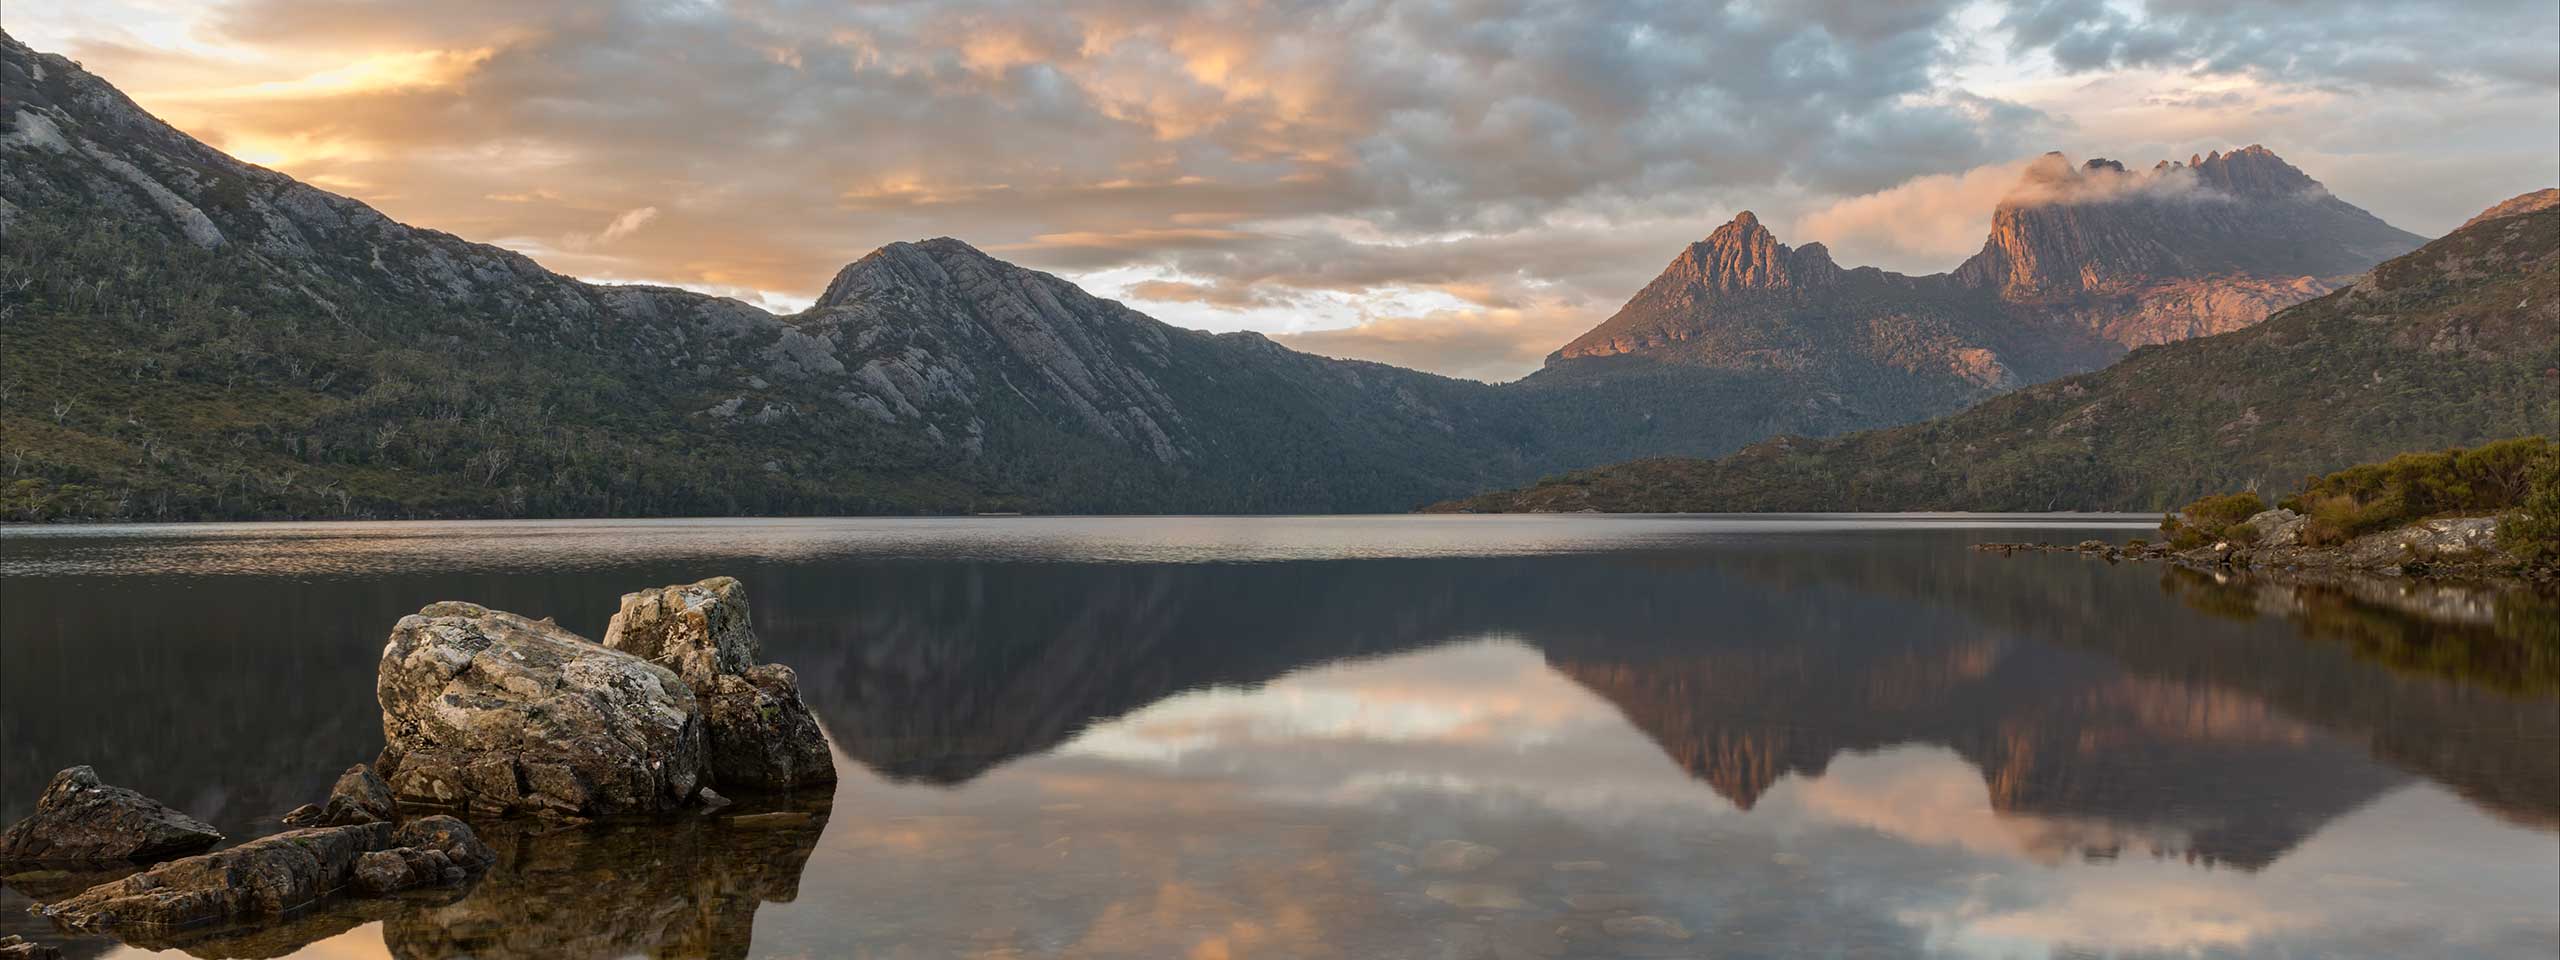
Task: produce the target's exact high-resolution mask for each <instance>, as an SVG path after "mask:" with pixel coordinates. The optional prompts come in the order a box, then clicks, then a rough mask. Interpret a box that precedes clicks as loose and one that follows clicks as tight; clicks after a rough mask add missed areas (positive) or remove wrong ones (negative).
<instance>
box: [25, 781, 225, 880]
mask: <svg viewBox="0 0 2560 960" xmlns="http://www.w3.org/2000/svg"><path fill="white" fill-rule="evenodd" d="M220 842H222V833H221V831H218V830H215V829H214V828H213V825H212V824H209V823H206V822H204V821H202V820H198V819H196V818H194V817H190V816H188V815H186V814H184V813H180V812H178V811H176V810H172V809H170V808H169V807H168V806H167V805H164V804H162V803H161V802H160V801H157V800H153V799H151V798H150V797H146V796H143V795H142V794H139V793H135V792H134V791H131V790H127V789H125V788H123V787H113V786H108V785H106V784H104V783H100V782H98V772H97V771H95V770H92V769H90V768H88V767H85V766H82V767H72V768H70V769H68V770H64V771H62V772H60V773H57V774H54V775H53V781H52V782H51V783H48V784H46V785H45V788H44V795H43V796H41V797H38V798H37V799H36V811H35V813H33V814H31V815H29V816H28V817H27V818H26V819H24V820H20V821H18V822H17V823H15V824H12V825H10V827H9V829H8V830H7V831H6V832H0V862H8V861H73V860H150V859H154V858H157V857H164V856H167V855H169V854H173V853H185V852H188V851H191V850H202V849H204V848H206V847H210V846H212V845H214V844H217V843H220Z"/></svg>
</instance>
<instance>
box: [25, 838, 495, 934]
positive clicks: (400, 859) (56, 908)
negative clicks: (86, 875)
mask: <svg viewBox="0 0 2560 960" xmlns="http://www.w3.org/2000/svg"><path fill="white" fill-rule="evenodd" d="M496 860H497V857H496V856H495V854H493V853H491V851H490V850H489V848H488V847H487V846H486V845H484V844H482V843H481V842H480V840H479V838H478V837H476V836H474V835H473V834H472V832H471V828H470V827H469V826H466V825H464V824H463V823H462V821H460V820H456V819H454V818H452V817H446V816H432V817H421V818H419V819H416V820H412V821H410V822H408V823H405V824H402V825H401V826H400V827H398V828H397V829H394V828H393V827H392V825H391V824H389V823H380V822H377V823H359V824H349V825H346V826H337V827H312V828H309V829H304V830H292V831H287V832H285V833H279V834H276V835H274V836H270V837H261V838H259V839H256V840H252V841H249V842H248V843H244V844H241V845H239V846H236V847H232V848H230V849H228V850H218V851H215V852H213V853H207V854H200V855H197V856H193V857H188V858H186V859H183V860H175V861H171V862H169V863H164V864H161V865H159V866H157V867H153V868H151V869H149V870H146V871H143V872H141V873H137V874H134V875H132V876H129V877H125V878H123V879H121V880H115V881H111V882H108V883H102V884H99V885H97V886H94V887H91V888H89V889H88V890H86V891H83V892H81V893H80V894H79V895H77V896H73V897H70V898H67V899H64V900H59V901H55V902H53V903H49V904H46V905H44V906H43V907H42V908H40V910H39V912H40V913H42V914H43V915H44V916H45V917H47V918H48V919H51V920H53V921H54V922H55V923H57V924H60V925H61V926H63V927H64V928H66V929H70V930H76V931H82V932H91V933H96V932H104V931H109V930H118V931H121V930H127V929H131V928H137V927H139V928H146V929H158V930H168V929H174V928H180V927H191V926H196V925H200V924H212V923H224V922H233V921H242V920H252V919H262V918H270V917H281V916H284V915H286V914H288V913H291V912H293V911H296V910H300V909H302V908H304V907H308V906H311V905H312V904H315V903H318V902H320V901H321V900H322V899H324V898H327V897H328V896H330V895H331V894H333V893H336V892H338V891H340V890H348V889H351V890H356V891H360V892H364V893H372V894H381V893H389V892H392V891H396V890H403V889H407V888H410V887H417V886H426V885H430V884H438V883H458V882H461V881H462V880H464V879H467V878H468V877H469V876H470V875H471V874H474V873H477V872H479V871H481V870H484V869H486V868H487V867H488V866H489V865H490V864H491V863H494V862H496Z"/></svg>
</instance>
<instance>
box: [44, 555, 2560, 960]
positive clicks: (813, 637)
mask: <svg viewBox="0 0 2560 960" xmlns="http://www.w3.org/2000/svg"><path fill="white" fill-rule="evenodd" d="M2142 526H2147V521H2145V520H2143V519H2141V518H2104V517H2086V516H2059V517H2031V518H2018V517H1997V518H1990V517H1966V516H1941V517H1897V518H1875V517H1823V516H1797V517H1755V518H1715V517H1646V518H1634V517H1383V518H1322V517H1309V518H1250V519H1240V518H1174V519H1137V518H1131V519H1047V518H1004V519H970V520H844V521H831V520H788V521H685V522H666V521H607V522H542V523H531V522H528V523H420V524H294V525H205V526H184V527H126V528H97V527H90V528H43V529H12V530H7V531H0V576H5V578H6V579H5V587H0V589H5V594H0V706H5V710H0V818H9V819H14V818H16V817H19V816H23V815H24V814H25V813H26V812H27V809H28V808H29V806H31V804H32V801H33V799H34V796H35V794H36V793H37V791H39V790H40V789H41V788H42V785H43V782H44V780H45V779H46V778H47V777H49V776H50V775H51V774H52V772H53V771H54V770H56V769H59V768H61V767H63V766H67V765H70V764H74V763H90V764H93V765H95V766H97V767H98V768H99V771H100V773H101V774H102V775H103V776H104V777H105V778H106V779H108V780H109V781H110V782H115V783H121V784H125V785H129V786H133V787H136V788H138V789H141V790H143V791H145V792H147V793H150V794H152V795H154V796H157V797H160V798H161V799H163V800H166V801H169V802H171V803H173V804H176V805H179V806H182V807H185V808H186V809H188V810H190V811H192V812H194V813H196V814H198V815H200V816H204V817H206V818H208V819H211V820H213V821H214V822H215V823H216V824H218V825H220V826H221V827H223V828H224V829H225V830H226V831H227V832H229V833H231V834H232V835H233V836H234V837H248V836H255V835H258V834H261V833H265V832H272V831H274V830H276V829H278V827H277V825H276V823H275V817H276V816H277V815H278V814H280V813H282V812H283V811H285V810H288V809H290V808H292V807H293V806H295V805H297V804H299V803H302V802H306V801H308V800H311V799H315V798H317V797H318V796H319V795H321V794H323V793H325V792H326V790H327V786H328V783H329V781H330V780H331V779H333V778H334V777H335V776H336V774H337V772H338V771H340V770H342V769H344V768H345V767H346V766H347V765H348V764H350V763H353V762H356V761H359V760H366V759H370V757H371V756H372V754H373V753H374V751H375V750H377V749H378V748H379V747H380V745H381V735H380V726H379V715H378V712H377V711H376V709H375V705H374V702H373V692H372V691H373V686H372V676H373V669H374V660H375V658H376V656H378V654H379V652H380V649H381V644H382V641H383V639H384V637H385V635H386V634H387V632H388V630H389V628H390V625H391V623H392V622H393V621H394V620H396V619H397V618H398V617H399V616H400V615H402V614H404V613H408V612H411V611H414V610H415V609H416V608H418V607H419V606H421V605H424V604H425V603H428V602H431V601H434V600H441V599H467V600H472V601H475V602H480V603H484V604H487V605H490V606H493V607H500V608H504V609H509V610H514V611H517V612H521V613H526V614H531V615H536V616H544V615H547V616H555V617H557V618H558V619H559V620H560V622H561V623H563V624H564V625H567V626H569V627H570V628H572V629H575V630H578V631H580V632H582V633H586V634H588V635H590V636H594V635H600V634H601V632H602V629H603V626H604V621H605V619H606V618H607V617H608V616H609V615H610V614H611V613H612V611H613V609H614V607H615V605H616V601H617V598H618V596H619V595H620V594H621V593H623V592H625V591H628V590H632V589H637V588H640V587H644V586H651V585H656V584H662V583H671V582H680V581H690V580H695V579H700V578H702V577H706V576H711V575H714V574H728V575H732V576H737V577H739V578H741V579H742V580H744V581H745V582H746V583H747V586H748V589H749V592H750V596H751V598H752V600H753V602H754V613H755V621H756V626H757V629H758V632H759V634H760V635H761V636H762V637H763V639H764V643H765V656H766V658H767V659H771V660H779V661H782V662H785V663H788V664H791V665H792V666H793V667H795V668H797V669H798V671H799V673H800V677H801V681H802V684H803V687H804V694H805V696H806V698H807V700H808V701H809V703H810V705H811V706H812V707H813V708H814V709H815V710H816V711H817V713H818V714H819V717H820V720H821V721H822V722H823V723H824V724H825V725H826V727H827V729H828V731H829V734H830V737H831V739H832V740H833V742H834V743H835V745H836V748H837V756H838V759H837V766H838V768H839V771H840V773H841V774H842V776H843V782H842V783H841V784H840V785H839V786H838V788H837V789H836V790H835V791H834V792H833V795H832V796H816V797H791V798H769V799H764V800H755V801H750V802H747V803H742V804H740V805H739V807H738V808H737V809H734V810H730V811H724V812H723V814H722V815H717V816H697V817H687V818H681V819H678V820H674V821H666V822H648V823H636V824H635V823H618V824H605V825H599V826H597V827H593V828H588V829H583V830H573V831H566V832H552V833H543V832H540V831H537V830H532V829H526V828H521V827H515V826H507V825H493V826H491V827H490V828H488V829H487V830H486V833H487V834H488V836H489V837H490V839H491V840H492V842H493V844H494V845H495V846H497V847H498V848H499V850H500V851H501V853H502V855H503V861H502V863H501V865H500V866H499V867H498V868H497V869H496V870H495V871H493V873H492V874H491V875H490V876H489V877H487V878H486V879H484V880H482V881H480V882H479V883H478V884H477V885H476V886H474V887H472V888H470V889H469V890H467V891H455V892H447V893H443V894H438V895H432V896H426V897H421V898H416V899H403V900H390V901H378V902H372V903H360V904H346V905H341V906H339V907H336V908H332V909H330V910H324V911H321V912H318V913H315V914H312V915H309V916H305V917H301V918H297V919H296V920H295V921H294V922H293V923H292V924H288V925H285V926H283V927H276V928H269V929H261V930H251V931H223V932H220V933H219V935H215V934H214V933H211V932H208V933H207V934H205V935H203V936H198V937H195V938H193V939H188V938H183V937H182V938H179V940H178V942H175V943H169V944H152V946H167V947H171V948H174V949H181V950H184V951H186V952H189V953H193V954H195V955H199V956H283V955H309V956H328V957H380V956H398V957H404V958H409V957H481V958H496V957H619V956H744V955H754V956H777V957H837V956H845V957H882V958H905V957H950V956H963V957H1201V958H1206V957H1227V958H1242V957H1345V958H1392V957H1416V958H1444V957H1447V958H1468V957H1502V958H1510V957H1657V956H1659V957H1673V956H1677V957H1690V956H1733V957H1799V956H1812V957H1902V956H1946V957H2011V956H2037V957H2041V956H2049V955H2070V956H2082V955H2091V956H2154V955H2168V954H2174V955H2181V956H2268V957H2306V956H2323V957H2328V956H2340V957H2406V956H2442V957H2540V958H2548V957H2551V956H2553V955H2554V954H2555V953H2556V952H2560V833H2555V827H2560V698H2555V695H2554V687H2555V685H2556V684H2555V683H2554V682H2552V680H2551V678H2552V677H2553V676H2554V675H2560V668H2555V667H2554V665H2553V664H2552V663H2550V662H2549V660H2548V659H2547V658H2546V659H2535V658H2534V657H2532V656H2529V655H2519V654H2516V653H2515V652H2514V651H2516V650H2518V649H2524V650H2528V651H2530V650H2532V649H2536V648H2534V647H2533V646H2532V644H2533V643H2534V642H2537V640H2536V638H2537V637H2540V638H2542V639H2544V640H2547V639H2548V636H2547V635H2546V634H2543V633H2541V632H2540V631H2545V630H2548V629H2550V628H2549V623H2550V622H2551V620H2550V617H2549V615H2548V610H2547V608H2542V607H2537V606H2535V605H2534V603H2535V601H2533V600H2531V599H2530V598H2527V599H2522V600H2519V599H2516V598H2513V597H2506V596H2502V595H2484V596H2479V597H2471V596H2467V595H2466V596H2462V597H2453V598H2451V599H2447V598H2445V597H2439V596H2434V595H2426V596H2418V595H2413V594H2408V593H2407V592H2406V591H2402V590H2400V588H2398V587H2395V586H2389V585H2384V586H2381V587H2370V586H2358V587H2354V588H2352V589H2351V588H2348V587H2336V586H2333V587H2329V588H2323V589H2319V590H2312V589H2304V588H2299V587H2295V586H2289V585H2276V584H2267V583H2258V582H2251V581H2232V580H2228V579H2222V580H2217V579H2215V578H2209V577H2198V576H2196V575H2192V574H2181V573H2177V572H2173V571H2166V570H2164V569H2162V568H2160V567H2157V566H2149V565H2141V564H2122V565H2110V564H2106V563H2103V562H2100V561H2096V560H2089V559H2083V558H2078V557H2069V556H2055V555H2036V556H2019V557H2014V558H2007V559H2003V558H2000V557H1998V556H1996V555H1987V554H1980V553H1975V552H1972V551H1970V550H1967V549H1965V548H1966V546H1967V545H1968V544H1970V543H1972V542H1974V541H1977V540H1984V539H2003V540H2017V539H2050V540H2076V539H2080V538H2082V537H2088V536H2097V537H2106V538H2110V539H2120V538H2122V537H2125V536H2130V535H2139V534H2138V532H2136V529H2135V528H2138V527H2142ZM2413 611H2417V612H2422V613H2424V614H2426V615H2425V616H2417V615H2416V614H2415V613H2413ZM2519 638H2521V640H2522V641H2523V644H2524V645H2523V646H2522V647H2519V646H2518V645H2517V643H2516V642H2515V641H2518V640H2519ZM82 879H85V878H42V877H38V878H22V879H19V880H14V881H13V882H12V888H13V889H12V891H11V892H9V893H5V894H0V932H18V933H24V934H26V935H29V936H31V937H34V938H37V939H40V940H44V941H46V942H61V943H63V945H64V946H65V947H66V950H67V952H68V953H69V954H70V955H74V956H99V955H116V956H122V955H143V954H145V953H147V951H145V950H144V949H142V948H141V947H135V946H125V945H119V944H115V943H113V942H111V941H103V940H76V941H64V940H63V938H62V937H61V936H60V935H59V934H57V933H55V932H54V931H52V930H51V929H50V928H49V927H46V926H44V925H42V924H41V922H40V921H36V920H34V919H33V918H29V917H25V916H24V915H23V914H22V912H21V911H22V910H23V908H24V906H25V904H26V903H27V897H28V896H30V895H32V896H38V897H42V896H49V895H54V894H52V893H51V892H50V890H51V888H50V887H48V885H47V884H48V880H49V881H50V882H51V884H52V885H53V886H57V887H58V886H61V885H66V884H71V883H77V882H80V880H82ZM21 888H23V889H21Z"/></svg>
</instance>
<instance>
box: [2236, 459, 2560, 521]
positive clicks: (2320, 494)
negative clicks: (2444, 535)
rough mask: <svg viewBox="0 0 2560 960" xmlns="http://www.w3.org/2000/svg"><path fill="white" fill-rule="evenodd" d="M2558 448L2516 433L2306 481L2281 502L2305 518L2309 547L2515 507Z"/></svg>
mask: <svg viewBox="0 0 2560 960" xmlns="http://www.w3.org/2000/svg"><path fill="white" fill-rule="evenodd" d="M2555 449H2560V448H2555V447H2553V446H2552V444H2551V442H2550V441H2548V440H2545V439H2544V438H2542V437H2518V438H2516V439H2513V440H2500V441H2498V442H2496V443H2489V444H2482V445H2480V446H2477V447H2473V448H2471V449H2468V450H2461V449H2455V450H2445V451H2442V452H2437V453H2404V454H2401V455H2399V456H2396V457H2393V458H2391V459H2389V460H2385V461H2383V462H2381V463H2368V464H2364V465H2361V466H2354V467H2348V468H2347V469H2344V470H2340V471H2338V472H2336V473H2332V474H2329V475H2328V476H2325V477H2317V478H2313V479H2311V480H2307V481H2304V483H2303V487H2302V492H2300V493H2297V494H2294V495H2293V496H2292V497H2288V498H2286V500H2285V501H2284V505H2285V506H2287V507H2290V508H2292V509H2293V510H2296V511H2298V512H2300V513H2302V514H2303V515H2305V516H2307V517H2309V518H2310V522H2309V523H2308V524H2306V525H2304V527H2303V532H2302V536H2303V542H2305V543H2309V544H2312V545H2314V546H2319V545H2325V544H2336V543H2344V542H2346V541H2348V540H2352V539H2354V538H2356V537H2359V536H2363V535H2365V534H2368V533H2373V532H2375V531H2379V530H2388V529H2391V528H2393V527H2398V526H2402V525H2405V524H2409V523H2414V522H2416V521H2419V520H2424V519H2426V518H2429V517H2438V516H2445V515H2449V514H2482V513H2494V512H2499V511H2504V510H2513V509H2516V508H2517V507H2518V506H2519V505H2521V504H2522V503H2523V502H2524V501H2525V499H2526V498H2527V496H2528V495H2529V493H2530V492H2531V491H2532V490H2533V489H2534V477H2535V471H2536V470H2537V469H2538V468H2539V467H2540V465H2541V464H2543V463H2544V462H2545V461H2547V460H2548V459H2549V458H2550V457H2551V456H2552V455H2553V452H2554V451H2555Z"/></svg>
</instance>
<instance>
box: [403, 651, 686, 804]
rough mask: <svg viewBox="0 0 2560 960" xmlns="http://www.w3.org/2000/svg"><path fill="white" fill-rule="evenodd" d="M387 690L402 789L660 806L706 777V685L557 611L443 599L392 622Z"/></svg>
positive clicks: (469, 798)
mask: <svg viewBox="0 0 2560 960" xmlns="http://www.w3.org/2000/svg"><path fill="white" fill-rule="evenodd" d="M375 695H376V696H377V697H378V699H379V700H380V701H381V705H382V733H383V739H384V741H385V746H384V748H383V753H382V758H381V761H380V762H379V763H377V764H376V767H377V769H378V770H379V772H380V773H381V774H382V777H383V779H384V780H386V781H388V782H389V784H390V786H391V792H392V793H393V794H394V795H396V796H397V797H398V798H399V800H400V801H401V802H402V803H426V804H435V805H444V806H467V807H469V808H471V809H473V810H476V811H480V812H483V813H492V814H504V813H513V812H545V813H556V814H565V815H579V816H586V815H596V814H609V813H629V812H646V811H660V810H668V809H673V808H675V807H677V806H679V805H681V804H684V803H686V802H687V801H689V800H691V799H692V798H693V796H694V791H695V790H696V789H697V788H699V787H701V786H702V785H703V784H704V783H705V782H706V778H705V773H706V771H707V770H708V766H707V764H706V763H705V757H704V749H705V739H704V727H705V725H704V723H703V721H702V716H703V712H702V710H701V707H700V705H699V703H698V702H697V701H696V700H695V698H694V694H693V690H692V688H690V687H688V686H686V684H685V683H684V681H683V680H682V679H680V678H678V677H677V676H676V674H675V673H674V672H672V671H670V670H668V669H667V668H665V667H662V666H658V665H656V664H653V663H650V662H648V661H647V660H644V659H641V658H639V657H635V656H632V655H631V654H628V653H624V652H622V651H619V650H612V649H607V648H605V647H602V646H599V645H597V644H595V643H593V642H590V641H588V640H587V639H586V638H584V637H580V636H578V635H577V634H574V633H571V632H569V631H568V630H565V629H562V628H561V627H560V625H558V624H556V623H553V622H551V621H549V620H530V619H526V618H524V617H520V616H517V615H515V614H512V613H506V612H503V611H497V610H491V609H488V608H486V607H482V606H479V605H477V604H469V603H455V602H446V603H436V604H430V605H428V606H427V607H426V608H425V609H423V610H420V611H418V613H416V614H415V615H412V616H408V617H403V618H401V620H400V623H399V625H397V626H395V627H393V628H392V631H391V641H390V642H389V643H388V644H385V645H384V646H383V648H382V663H381V667H380V671H379V673H378V675H377V678H376V681H375Z"/></svg>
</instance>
